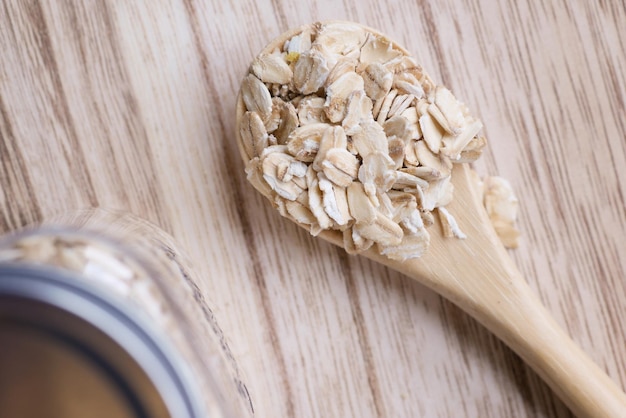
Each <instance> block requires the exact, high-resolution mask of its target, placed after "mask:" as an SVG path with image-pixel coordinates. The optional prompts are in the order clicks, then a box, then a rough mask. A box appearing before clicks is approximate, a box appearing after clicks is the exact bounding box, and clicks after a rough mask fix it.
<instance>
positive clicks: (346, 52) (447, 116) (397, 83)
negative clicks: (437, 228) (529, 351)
mask: <svg viewBox="0 0 626 418" xmlns="http://www.w3.org/2000/svg"><path fill="white" fill-rule="evenodd" d="M271 48H272V47H271V46H270V47H268V48H267V49H266V50H265V51H264V52H263V53H261V54H260V55H259V56H258V57H256V58H255V60H254V61H253V63H252V65H251V66H250V71H249V74H247V76H246V77H245V78H244V80H243V83H242V87H241V97H242V98H243V102H244V103H245V109H246V111H245V113H243V115H240V118H239V120H238V122H239V126H238V129H239V132H238V134H239V135H240V143H241V144H242V148H243V151H242V152H243V153H245V157H246V158H247V160H248V162H247V165H246V172H247V174H248V179H249V180H250V181H251V182H252V184H253V185H254V186H255V188H256V189H257V190H259V191H260V192H261V193H263V194H264V195H265V196H266V197H267V198H268V199H270V200H271V201H272V202H273V203H274V205H275V206H276V208H277V209H278V210H279V211H280V213H281V214H282V215H283V216H285V217H288V218H290V219H292V220H294V221H295V222H297V223H299V224H300V225H302V226H306V227H307V228H308V229H309V230H310V232H311V233H312V234H313V235H317V234H318V233H320V232H321V231H322V230H328V229H332V230H337V231H341V232H342V233H343V237H344V247H345V248H346V250H348V251H349V252H351V253H358V252H362V251H365V250H367V249H368V248H370V247H371V246H373V245H376V246H377V248H378V251H379V252H380V253H381V254H384V255H386V256H388V257H390V258H392V259H398V260H404V259H407V258H414V257H419V256H421V255H422V254H423V253H424V251H425V250H426V248H427V247H428V243H429V234H428V232H427V230H426V227H427V226H429V225H432V224H433V223H434V215H435V214H436V215H437V216H438V217H439V219H440V222H441V225H442V227H443V233H444V235H446V236H449V237H452V236H455V237H457V238H464V234H463V232H462V231H461V230H460V229H459V228H458V226H457V224H456V221H455V219H454V217H453V216H452V214H450V213H449V212H448V211H447V210H446V208H445V206H446V205H447V204H448V203H450V202H451V200H452V197H453V187H452V183H451V182H450V178H451V173H452V165H453V164H455V163H467V162H472V161H474V160H476V159H477V158H478V157H479V156H480V154H481V152H482V149H483V147H484V146H485V143H486V141H485V138H484V137H483V136H480V135H479V132H480V130H481V128H482V124H481V122H480V121H479V120H477V119H475V118H474V117H472V116H471V115H470V114H469V112H468V110H467V108H466V107H465V106H464V105H463V104H462V103H460V102H459V101H458V100H457V99H456V98H455V97H454V96H453V95H452V93H451V92H450V91H449V90H448V89H446V88H445V87H443V86H440V85H436V84H435V83H434V82H433V81H432V80H431V79H430V77H429V76H428V75H427V74H426V73H425V72H424V71H423V69H422V67H421V66H420V65H418V64H417V62H416V61H415V60H414V59H413V58H412V57H411V56H409V55H408V54H407V53H406V52H405V51H404V50H402V49H401V48H399V47H398V46H397V45H395V44H393V43H392V42H391V41H389V40H388V39H386V38H385V37H384V36H382V35H380V34H377V33H374V32H373V31H371V30H368V29H366V28H364V27H363V26H360V25H357V24H352V23H347V22H338V23H325V24H320V23H317V24H313V25H309V26H305V27H303V28H301V30H300V31H299V32H297V33H296V34H294V35H293V36H292V37H290V38H289V39H287V40H286V41H285V42H284V43H281V45H275V48H274V49H271Z"/></svg>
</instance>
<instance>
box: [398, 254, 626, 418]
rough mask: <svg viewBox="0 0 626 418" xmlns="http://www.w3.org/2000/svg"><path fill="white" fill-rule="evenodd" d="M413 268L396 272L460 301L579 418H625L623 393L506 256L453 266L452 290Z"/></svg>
mask: <svg viewBox="0 0 626 418" xmlns="http://www.w3.org/2000/svg"><path fill="white" fill-rule="evenodd" d="M503 252H504V251H503ZM412 264H413V263H406V264H405V266H404V268H402V267H400V268H399V266H398V265H396V266H395V268H396V269H398V270H402V271H403V272H404V273H405V274H407V275H409V276H412V277H413V278H415V279H417V280H419V281H420V282H421V283H425V284H427V285H428V286H430V287H432V288H433V289H435V290H436V291H438V292H439V293H440V294H442V295H443V296H445V297H447V298H448V299H450V300H451V301H452V302H454V303H456V304H457V305H458V306H459V307H460V308H461V309H463V310H464V311H466V312H467V313H468V314H470V315H471V316H473V317H474V318H475V319H476V320H478V321H479V322H480V323H482V324H483V325H484V326H485V327H486V328H488V329H489V330H490V331H491V332H492V333H494V334H495V335H496V336H497V337H499V338H500V339H501V340H502V341H504V342H505V343H506V344H507V345H508V346H509V347H510V348H511V349H513V351H515V352H516V353H517V354H518V355H519V356H520V357H521V358H522V359H523V360H524V361H525V362H526V363H527V364H528V365H530V366H531V367H532V368H533V369H534V370H535V372H537V374H538V375H539V376H541V377H542V378H543V379H544V380H545V382H546V383H547V384H548V385H549V386H550V387H551V388H552V389H553V390H554V392H555V393H556V394H557V395H558V396H559V398H561V400H562V401H563V402H565V404H566V405H567V406H568V407H569V408H570V409H571V410H572V412H573V413H574V414H575V415H576V416H577V417H580V418H583V417H589V418H624V417H626V395H625V394H624V392H623V391H622V389H620V388H619V387H618V386H617V384H616V383H615V382H613V381H612V380H611V379H610V378H609V376H608V375H607V374H606V373H605V372H604V371H603V370H602V369H600V367H598V365H596V364H595V363H594V362H593V361H592V360H591V359H590V358H589V357H588V356H587V354H585V353H584V352H583V351H582V350H581V349H580V348H579V347H578V346H577V345H576V344H575V343H574V342H573V341H572V340H571V338H570V337H569V336H568V335H567V334H566V333H565V331H564V330H563V329H562V328H561V327H560V326H559V324H558V323H557V322H556V320H555V319H554V318H553V317H552V316H551V314H550V313H549V312H548V310H547V309H546V308H545V307H544V306H543V305H542V303H541V301H540V300H539V298H538V297H537V296H536V294H535V293H534V291H533V290H532V289H531V288H530V287H529V285H528V284H527V283H526V281H525V280H524V279H523V278H522V275H521V273H519V271H518V270H517V268H516V267H515V266H514V264H513V262H512V261H511V260H510V258H509V257H508V256H507V255H506V253H504V254H502V253H501V254H500V255H499V256H495V257H482V258H481V261H480V263H476V264H475V265H474V266H468V265H467V263H461V264H460V265H463V266H464V267H463V268H462V269H459V270H456V269H455V268H454V267H451V270H452V271H453V274H455V275H457V280H458V281H457V284H459V283H462V285H457V286H449V280H450V279H449V277H448V276H449V275H448V274H443V276H438V275H437V273H436V272H433V271H430V272H427V273H426V274H427V276H428V278H427V279H425V278H424V271H423V269H414V268H413V269H412V268H410V265H412ZM413 266H415V264H413ZM439 271H440V272H441V270H439ZM444 276H445V277H444ZM440 278H441V279H442V282H440V281H439V280H438V279H440Z"/></svg>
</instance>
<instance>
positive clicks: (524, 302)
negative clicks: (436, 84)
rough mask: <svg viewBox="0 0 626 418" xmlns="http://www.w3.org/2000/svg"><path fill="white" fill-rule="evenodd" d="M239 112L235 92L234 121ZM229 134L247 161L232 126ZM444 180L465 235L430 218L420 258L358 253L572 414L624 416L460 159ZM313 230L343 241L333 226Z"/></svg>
mask: <svg viewBox="0 0 626 418" xmlns="http://www.w3.org/2000/svg"><path fill="white" fill-rule="evenodd" d="M301 30H302V29H301V28H298V29H294V30H292V31H289V32H286V33H284V34H283V35H281V36H280V37H278V38H277V39H275V40H274V41H273V42H272V43H270V44H269V45H268V47H267V48H266V49H265V50H264V52H271V51H272V50H273V49H275V48H276V47H280V46H282V45H283V44H284V42H285V41H286V40H288V39H290V38H291V37H292V36H294V35H296V34H297V33H299V32H300V31H301ZM366 30H368V31H370V32H372V33H375V34H379V33H378V32H376V31H374V30H372V29H370V28H366ZM396 46H397V45H396ZM398 49H400V50H402V48H399V47H398ZM403 52H405V53H406V54H408V55H410V54H409V53H408V52H406V51H404V50H403ZM245 111H246V109H245V104H244V102H243V99H242V97H241V95H240V96H239V98H238V100H237V127H238V126H239V123H240V121H241V118H242V116H243V114H244V113H245ZM236 136H237V142H238V145H239V149H240V152H241V155H242V158H243V159H244V161H247V156H246V153H245V150H244V147H243V145H242V140H241V136H240V134H239V129H238V128H237V129H236ZM452 182H453V184H454V200H453V201H452V203H451V204H449V205H448V206H447V208H448V209H449V210H450V212H451V213H453V214H454V215H455V217H456V220H457V222H458V224H459V226H460V229H461V230H462V231H463V232H464V233H465V234H466V235H467V238H466V239H464V240H461V239H454V238H445V237H443V236H442V234H441V232H440V231H441V228H440V225H439V224H437V223H436V224H435V225H432V226H431V227H429V229H428V231H429V233H430V236H431V240H430V246H429V248H428V250H427V252H426V254H424V255H423V256H421V257H420V258H415V259H410V260H407V261H395V260H391V259H389V258H387V257H386V256H382V255H380V254H378V252H377V251H376V249H375V247H372V248H371V249H370V250H367V251H366V252H363V253H361V255H363V256H365V257H367V258H370V259H371V260H374V261H376V262H379V263H381V264H384V265H386V266H388V267H390V268H392V269H394V270H396V271H399V272H401V273H403V274H405V275H407V276H409V277H411V278H412V279H415V280H417V281H418V282H420V283H421V284H423V285H425V286H427V287H429V288H431V289H433V290H434V291H436V292H437V293H439V294H440V295H442V296H443V297H445V298H447V299H449V300H450V301H452V302H453V303H455V304H456V305H457V306H459V307H460V308H461V309H463V310H464V311H465V312H467V313H468V314H469V315H471V316H472V317H474V318H475V319H476V320H477V321H479V322H480V323H481V324H483V325H484V326H485V327H487V329H489V330H490V331H491V332H493V333H494V334H495V335H496V336H498V337H499V338H500V339H501V340H502V341H504V342H505V343H506V344H507V345H508V346H509V347H510V348H511V349H513V350H514V351H515V352H516V353H517V354H518V355H519V356H520V357H522V358H523V359H524V361H525V362H526V363H528V364H529V365H530V366H531V367H532V368H533V369H534V370H535V372H537V374H539V376H541V377H542V378H543V379H544V380H545V381H546V382H547V383H548V385H549V386H550V387H551V388H552V389H553V390H554V392H555V393H556V394H557V395H558V396H559V397H560V398H561V399H562V400H563V402H565V404H567V406H568V407H569V408H570V409H571V410H572V412H573V413H574V414H576V415H577V416H579V417H589V418H592V417H593V418H600V417H607V418H608V417H611V418H623V417H626V395H625V394H624V393H623V392H622V390H621V389H620V388H619V387H618V386H617V385H616V384H615V382H613V381H612V380H611V379H610V378H609V377H608V376H607V375H606V374H605V372H604V371H602V369H600V368H599V367H598V366H597V365H596V364H595V363H594V362H593V361H592V360H591V359H590V358H589V357H588V356H587V355H586V354H585V353H584V352H583V351H582V350H581V349H580V348H579V347H578V346H577V345H576V344H575V343H574V342H573V341H572V340H571V339H570V338H569V337H568V336H567V334H566V333H565V332H564V331H563V330H562V329H561V328H560V326H559V325H558V324H557V323H556V321H555V320H554V319H553V318H552V316H551V315H550V313H549V312H548V311H547V310H546V308H545V307H544V306H543V305H542V303H541V302H540V301H539V299H538V298H537V296H536V295H535V294H534V292H533V291H532V290H531V289H530V287H529V286H528V284H527V283H526V282H525V280H524V279H523V277H522V275H521V273H520V272H519V271H518V269H517V268H516V266H515V265H514V263H513V261H512V260H511V258H510V257H509V255H508V254H507V252H506V249H505V248H504V247H503V245H502V243H501V242H500V239H499V238H498V236H497V235H496V233H495V230H494V228H493V227H492V225H491V222H490V220H489V218H488V216H487V213H486V211H485V208H484V206H483V204H482V202H481V199H480V197H479V196H477V193H476V192H475V189H476V185H475V183H474V180H473V179H472V173H471V172H470V168H469V167H468V166H467V164H458V165H455V168H454V170H453V174H452ZM319 236H320V237H321V238H323V239H325V240H327V241H329V242H331V243H333V244H335V245H338V246H340V247H343V238H342V235H341V233H339V232H337V231H330V230H328V231H323V232H322V233H321V234H320V235H319Z"/></svg>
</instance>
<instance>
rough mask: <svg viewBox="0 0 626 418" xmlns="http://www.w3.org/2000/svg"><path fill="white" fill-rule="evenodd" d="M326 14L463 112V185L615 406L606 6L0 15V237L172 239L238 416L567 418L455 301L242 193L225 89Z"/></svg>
mask: <svg viewBox="0 0 626 418" xmlns="http://www.w3.org/2000/svg"><path fill="white" fill-rule="evenodd" d="M325 19H348V20H354V21H358V22H360V23H363V24H366V25H368V26H371V27H374V28H377V29H379V30H380V31H382V32H384V33H386V34H388V35H389V36H390V37H391V38H392V39H394V40H396V41H398V42H399V43H401V44H403V45H404V46H405V47H406V48H407V49H408V50H409V51H411V52H412V53H413V54H414V55H415V56H416V57H417V58H418V61H419V62H421V63H422V64H423V66H424V67H425V68H426V69H427V71H429V72H430V74H431V75H432V76H433V78H434V79H435V80H440V81H442V82H443V83H444V84H446V85H447V86H449V87H450V88H451V90H452V91H453V92H455V94H456V95H457V96H458V97H459V98H460V99H461V100H463V101H464V102H465V103H467V104H468V105H469V106H470V108H472V109H473V110H474V112H475V113H476V114H477V115H479V116H480V118H481V119H482V121H483V122H484V125H485V134H486V136H487V138H488V140H489V148H488V150H487V151H486V153H485V154H484V157H483V158H482V159H481V160H480V161H479V162H478V163H477V164H476V169H477V170H478V171H479V172H480V173H482V174H486V173H489V174H500V175H502V176H504V177H506V178H508V179H509V180H510V181H511V183H512V185H513V187H514V188H515V190H516V192H517V193H518V195H519V197H520V212H521V213H520V221H519V226H520V228H521V230H522V231H523V239H522V242H521V246H520V248H519V249H518V250H516V251H513V252H511V255H512V256H513V257H514V259H515V261H516V262H517V264H518V265H519V267H520V269H521V270H522V272H523V273H524V274H525V275H526V277H527V279H528V281H529V283H530V285H531V286H532V287H533V288H534V289H535V290H536V291H537V292H538V294H539V295H540V298H541V299H542V300H543V302H545V304H546V305H547V307H548V309H549V310H550V311H551V312H553V313H554V316H555V317H556V319H557V321H558V322H559V323H560V324H562V325H563V326H564V327H565V328H566V329H567V331H568V332H569V333H570V335H571V336H572V338H573V339H574V340H575V341H576V342H577V343H578V344H579V345H580V346H582V347H583V349H584V350H585V351H586V352H587V353H589V355H590V356H591V357H592V358H593V359H594V360H595V361H597V362H598V364H599V365H600V366H601V367H602V368H603V369H604V370H606V371H607V372H608V373H609V375H610V376H611V377H612V378H614V379H615V380H616V381H617V382H618V383H619V384H620V385H621V386H622V387H626V250H625V246H624V244H625V243H626V200H625V199H626V198H625V196H626V109H625V102H626V6H625V4H624V2H623V1H621V0H605V1H583V0H574V1H565V0H543V1H534V2H525V1H520V2H518V1H513V0H510V1H504V0H502V1H494V0H443V1H438V2H434V1H431V2H429V1H426V0H416V1H404V0H390V1H387V2H383V1H374V0H359V1H356V0H345V1H329V0H323V1H318V2H315V1H313V0H307V1H300V2H294V1H292V2H288V1H283V0H271V1H270V0H258V1H253V0H241V1H235V0H232V1H229V2H224V1H218V0H161V1H147V0H146V1H143V2H140V1H133V2H130V1H129V2H122V1H115V2H114V1H110V2H102V1H69V0H68V1H59V2H47V1H43V2H38V1H11V0H9V1H5V2H3V3H2V5H1V6H0V160H1V165H0V232H2V233H6V232H8V231H11V230H14V229H17V228H19V227H21V226H23V225H25V224H28V223H31V222H35V221H39V220H42V219H45V218H48V217H51V216H54V215H55V214H58V213H62V212H64V211H68V210H72V209H77V208H83V207H87V206H103V207H109V208H116V209H124V210H128V211H131V212H133V213H135V214H137V215H140V216H142V217H144V218H146V219H148V220H150V221H153V222H155V223H157V224H158V225H160V226H161V227H162V228H164V229H165V230H166V231H168V232H170V233H171V234H173V235H174V237H175V238H176V239H177V240H178V242H179V243H180V244H181V246H182V247H184V248H185V249H186V250H187V252H188V253H189V255H190V257H191V259H192V260H193V262H194V264H195V267H196V269H197V270H198V271H199V272H200V273H201V278H202V282H201V284H200V285H201V288H202V290H203V291H204V292H205V294H206V295H207V298H208V299H209V301H210V303H211V305H212V307H213V308H214V310H215V314H216V316H217V319H218V321H219V322H220V324H221V325H222V328H223V329H224V332H225V335H226V337H227V339H228V341H229V343H230V345H231V349H232V351H233V354H234V356H235V357H236V359H237V361H238V362H239V366H240V368H241V372H242V375H243V378H244V380H245V381H246V383H247V388H248V390H249V392H250V395H251V398H252V401H253V404H254V412H255V415H256V416H258V417H272V418H276V417H298V418H309V417H363V418H365V417H393V418H395V417H567V416H570V413H569V412H568V411H567V409H566V408H565V406H564V405H563V404H562V403H561V402H560V401H559V400H558V399H557V398H556V397H555V396H554V395H553V393H552V392H551V391H550V389H549V388H548V387H547V386H546V385H545V384H544V383H542V382H541V381H540V380H539V378H538V377H537V375H536V374H535V373H534V372H532V371H531V370H530V369H529V368H528V367H526V366H525V365H524V364H523V363H522V362H521V360H520V359H519V358H518V357H517V356H516V355H515V354H514V353H513V352H512V351H510V350H509V349H508V348H507V347H506V346H505V345H504V344H502V343H500V342H499V341H498V340H497V339H495V338H494V337H493V336H492V335H490V334H489V333H488V332H487V331H486V330H485V329H484V328H482V326H480V325H478V324H477V323H476V322H475V321H474V320H473V319H471V318H470V317H468V316H467V315H466V314H464V313H463V312H462V311H460V310H459V309H458V308H456V307H455V306H454V305H452V304H450V303H448V302H447V301H445V300H443V299H442V298H440V297H439V296H438V295H437V294H435V293H434V292H432V291H430V290H428V289H426V288H424V287H423V286H421V285H419V284H416V283H414V282H412V281H411V280H410V279H408V278H407V277H404V276H402V275H400V274H398V273H395V272H393V271H390V270H388V269H386V268H383V267H380V266H377V265H374V264H373V263H372V262H369V261H367V260H365V259H363V258H359V257H353V256H348V255H346V254H345V253H344V252H343V251H342V250H340V249H338V248H335V247H333V246H331V245H329V244H327V243H324V242H322V241H320V240H318V239H315V238H313V237H310V236H309V235H308V234H307V233H306V232H304V231H303V230H300V229H298V228H297V227H296V226H295V225H293V224H291V223H290V222H288V221H287V220H285V219H282V218H281V217H280V216H279V215H278V213H276V212H275V211H274V210H273V209H272V208H271V207H270V205H269V204H268V203H267V202H266V201H265V200H264V199H263V197H262V196H260V194H259V193H257V192H256V191H254V189H253V188H252V187H251V186H250V185H249V184H248V183H247V182H246V180H245V175H244V173H243V169H242V167H241V164H240V161H239V156H238V151H237V148H236V144H235V140H234V118H235V112H234V107H235V98H236V93H237V91H238V89H239V82H240V80H241V78H242V77H243V75H244V74H245V72H246V69H247V66H248V64H249V63H250V61H251V60H252V58H253V57H254V55H255V54H256V53H257V52H258V51H260V50H261V49H262V48H263V46H264V45H265V44H266V43H267V42H269V41H270V40H271V39H272V38H273V37H275V36H277V35H278V34H279V33H281V32H282V31H285V30H287V29H289V28H291V27H294V26H299V25H301V24H304V23H309V22H313V21H316V20H325ZM625 416H626V411H625Z"/></svg>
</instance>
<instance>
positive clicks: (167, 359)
mask: <svg viewBox="0 0 626 418" xmlns="http://www.w3.org/2000/svg"><path fill="white" fill-rule="evenodd" d="M74 276H75V274H74V273H71V272H65V271H61V270H56V269H46V268H42V267H38V266H24V265H19V264H12V263H3V264H1V265H0V303H1V301H2V298H18V299H20V300H23V301H26V302H31V303H39V304H43V305H46V306H48V307H49V308H52V309H55V310H58V311H60V312H64V313H65V314H69V315H71V316H73V317H75V318H76V319H77V320H81V321H83V322H85V323H86V324H87V325H88V326H89V327H92V328H93V330H94V332H100V333H102V334H104V335H105V336H106V337H107V338H109V339H110V340H111V341H112V342H113V343H115V344H116V345H117V346H118V347H119V348H120V349H122V350H123V351H124V352H125V353H126V354H127V355H128V356H129V357H130V358H131V359H132V360H133V361H134V362H135V363H136V364H137V366H138V367H139V368H140V369H141V370H142V371H143V372H144V373H145V374H146V375H147V377H148V379H149V380H150V381H151V383H152V384H153V385H154V387H155V389H156V391H157V392H158V394H159V396H160V397H161V399H162V401H163V402H164V404H165V405H166V408H167V409H168V412H169V414H170V416H172V417H176V418H204V417H205V416H206V413H205V411H204V410H203V408H202V403H201V402H200V401H199V399H200V394H199V393H197V392H198V391H197V387H196V385H195V384H194V383H193V377H192V376H193V375H192V373H191V371H190V370H189V369H188V366H187V364H186V363H185V362H184V361H183V360H182V358H181V356H180V355H179V354H178V353H177V351H176V350H175V349H174V347H172V346H171V345H170V344H169V343H168V341H167V339H166V338H165V337H164V336H162V335H161V334H160V333H159V331H158V330H157V329H156V328H154V327H153V326H152V324H151V323H150V321H148V320H147V318H145V317H143V316H142V315H141V312H140V311H138V310H136V309H134V308H133V307H132V306H128V305H126V304H123V303H121V301H120V300H118V298H116V297H115V296H113V295H112V294H109V293H107V292H105V291H103V289H102V288H100V287H96V286H94V285H93V284H91V283H87V282H85V281H84V280H80V279H79V278H78V277H74ZM38 320H39V319H38ZM41 320H42V321H46V318H41ZM40 325H41V326H44V325H45V324H43V323H42V324H40ZM64 331H67V332H70V333H71V330H64ZM80 338H86V336H81V337H80ZM87 347H88V346H87ZM94 354H95V353H94ZM95 355H101V354H95ZM146 418H147V417H146Z"/></svg>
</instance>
